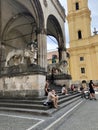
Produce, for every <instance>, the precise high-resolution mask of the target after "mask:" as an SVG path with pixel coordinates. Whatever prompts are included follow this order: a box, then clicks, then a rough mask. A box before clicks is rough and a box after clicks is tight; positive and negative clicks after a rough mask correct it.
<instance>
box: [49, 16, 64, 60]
mask: <svg viewBox="0 0 98 130" xmlns="http://www.w3.org/2000/svg"><path fill="white" fill-rule="evenodd" d="M47 35H50V36H53V37H55V38H56V40H57V41H58V53H59V61H61V59H62V48H65V43H64V36H63V32H62V29H61V26H60V24H59V22H58V20H57V18H56V17H55V16H53V15H49V16H48V19H47Z"/></svg>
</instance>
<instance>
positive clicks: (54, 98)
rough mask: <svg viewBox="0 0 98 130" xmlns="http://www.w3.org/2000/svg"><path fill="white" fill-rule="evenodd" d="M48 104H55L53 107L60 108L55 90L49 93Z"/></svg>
mask: <svg viewBox="0 0 98 130" xmlns="http://www.w3.org/2000/svg"><path fill="white" fill-rule="evenodd" d="M47 102H53V106H54V107H55V108H57V107H58V96H57V95H56V93H55V90H51V91H50V92H49V93H48V97H47Z"/></svg>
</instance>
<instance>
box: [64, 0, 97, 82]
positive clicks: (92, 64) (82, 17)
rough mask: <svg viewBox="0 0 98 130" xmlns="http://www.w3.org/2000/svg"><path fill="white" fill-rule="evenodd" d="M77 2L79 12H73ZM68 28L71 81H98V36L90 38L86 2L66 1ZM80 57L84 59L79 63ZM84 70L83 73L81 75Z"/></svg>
mask: <svg viewBox="0 0 98 130" xmlns="http://www.w3.org/2000/svg"><path fill="white" fill-rule="evenodd" d="M76 2H79V10H75V3H76ZM67 3H68V5H67V6H68V16H67V20H68V26H69V37H70V48H69V49H68V51H69V53H70V73H71V76H72V80H73V81H77V80H90V79H92V80H97V79H98V69H97V67H98V35H94V36H91V26H90V25H91V18H90V10H89V8H88V0H74V1H73V0H67ZM78 30H81V32H82V39H78V35H77V32H78ZM80 57H84V60H83V61H80ZM81 68H85V73H81Z"/></svg>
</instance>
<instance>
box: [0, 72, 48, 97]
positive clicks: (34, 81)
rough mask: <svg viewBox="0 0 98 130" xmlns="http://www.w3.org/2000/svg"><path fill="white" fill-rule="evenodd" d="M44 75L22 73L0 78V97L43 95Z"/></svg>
mask: <svg viewBox="0 0 98 130" xmlns="http://www.w3.org/2000/svg"><path fill="white" fill-rule="evenodd" d="M45 78H46V77H45V75H40V74H35V75H24V76H23V75H22V76H14V77H2V78H0V97H7V98H32V97H41V96H43V95H44V86H45Z"/></svg>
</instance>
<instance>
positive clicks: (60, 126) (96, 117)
mask: <svg viewBox="0 0 98 130" xmlns="http://www.w3.org/2000/svg"><path fill="white" fill-rule="evenodd" d="M97 99H98V95H97ZM0 130H98V100H97V101H94V100H91V101H90V100H84V99H80V101H77V102H75V103H73V104H71V105H69V106H68V107H65V108H63V109H61V110H60V111H58V112H57V113H54V115H53V116H52V117H46V116H34V115H32V114H26V113H15V112H13V113H12V112H3V111H0Z"/></svg>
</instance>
